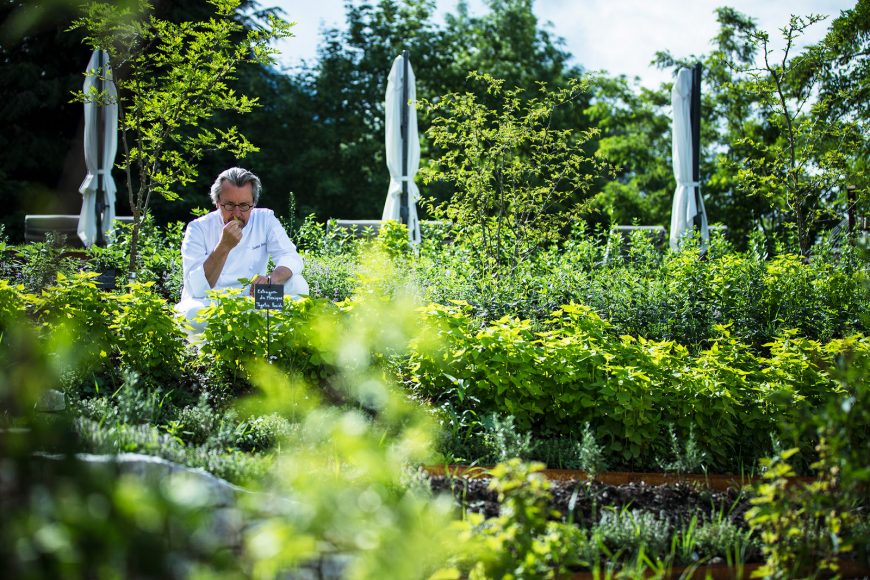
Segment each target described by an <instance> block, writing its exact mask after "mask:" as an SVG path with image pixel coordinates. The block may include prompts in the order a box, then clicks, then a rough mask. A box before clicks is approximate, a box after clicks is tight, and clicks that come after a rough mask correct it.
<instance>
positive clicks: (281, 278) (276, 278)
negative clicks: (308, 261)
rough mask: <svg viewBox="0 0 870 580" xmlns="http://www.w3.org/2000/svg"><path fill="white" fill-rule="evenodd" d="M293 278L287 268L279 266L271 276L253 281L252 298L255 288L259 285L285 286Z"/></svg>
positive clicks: (257, 277) (255, 278)
mask: <svg viewBox="0 0 870 580" xmlns="http://www.w3.org/2000/svg"><path fill="white" fill-rule="evenodd" d="M291 276H293V272H291V271H290V268H287V267H286V266H278V267H277V268H275V269H274V270H273V271H272V273H271V274H270V275H269V276H256V277H254V279H253V280H251V290H250V292H251V296H253V295H254V286H256V285H257V284H284V283H285V282H286V281H287V280H289V279H290V277H291Z"/></svg>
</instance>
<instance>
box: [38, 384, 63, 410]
mask: <svg viewBox="0 0 870 580" xmlns="http://www.w3.org/2000/svg"><path fill="white" fill-rule="evenodd" d="M64 409H66V397H65V396H64V394H63V393H61V392H60V391H56V390H54V389H48V390H47V391H45V392H44V393H43V394H42V396H41V397H40V398H39V400H38V401H37V402H36V410H37V411H41V412H43V413H59V412H60V411H63V410H64Z"/></svg>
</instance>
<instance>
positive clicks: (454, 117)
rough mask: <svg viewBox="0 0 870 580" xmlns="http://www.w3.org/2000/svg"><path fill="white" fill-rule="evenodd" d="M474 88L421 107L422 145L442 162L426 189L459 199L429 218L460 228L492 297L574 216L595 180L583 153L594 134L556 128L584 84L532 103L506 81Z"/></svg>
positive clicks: (480, 77)
mask: <svg viewBox="0 0 870 580" xmlns="http://www.w3.org/2000/svg"><path fill="white" fill-rule="evenodd" d="M469 79H470V80H471V81H473V82H474V83H476V84H477V85H478V87H479V88H477V90H476V91H475V92H474V93H472V92H466V93H464V94H458V93H451V94H448V95H445V96H443V97H442V98H440V99H439V100H438V101H437V102H435V101H430V102H426V103H425V105H424V106H425V107H427V109H428V111H429V112H430V113H431V114H432V115H433V116H434V118H433V121H432V126H431V127H430V128H429V130H428V131H427V135H428V136H429V138H430V139H431V140H432V144H433V145H434V146H435V147H437V148H438V149H439V150H440V157H438V158H437V159H435V160H434V161H433V162H432V164H431V166H430V167H428V168H426V170H424V172H423V175H424V178H423V179H424V182H425V183H431V182H433V181H445V182H447V183H450V184H451V185H452V186H453V187H454V188H455V191H454V193H453V196H452V198H451V199H450V201H449V202H446V203H445V204H443V205H442V206H440V207H439V208H438V209H437V211H436V212H435V215H436V216H442V217H444V218H446V219H447V220H449V221H452V222H454V223H456V224H457V225H458V226H459V227H460V228H461V229H460V231H461V235H462V236H463V237H465V238H467V240H468V243H469V244H470V247H471V248H473V253H472V254H471V255H470V258H471V259H472V264H471V265H472V266H473V267H474V268H475V269H476V271H477V272H479V273H486V275H484V276H481V280H482V281H481V284H482V285H483V286H484V287H485V288H487V290H488V291H494V292H499V291H502V290H503V288H501V286H500V285H499V281H500V280H502V279H505V278H507V279H511V278H514V277H516V275H517V265H518V264H521V263H523V262H525V261H527V260H529V259H530V258H531V256H532V255H533V254H534V252H535V251H536V250H537V249H538V248H539V247H541V246H542V245H544V244H545V243H548V242H550V243H551V242H553V241H555V240H558V239H559V238H560V231H561V229H562V227H563V225H564V224H565V223H569V222H570V221H572V220H573V219H575V218H576V217H577V215H578V210H580V209H581V208H582V207H583V206H582V202H583V201H584V200H585V198H586V197H587V196H588V193H589V188H590V183H591V181H592V179H593V178H594V177H595V172H596V171H597V170H598V167H597V165H596V164H595V162H594V161H593V160H592V159H591V158H589V157H588V156H587V155H586V154H585V152H584V151H583V145H584V144H585V143H586V141H588V140H589V139H590V138H591V137H592V136H593V135H594V134H595V131H594V130H589V131H586V132H581V133H574V132H572V131H571V130H568V129H564V130H559V129H557V128H555V127H554V126H553V125H554V122H553V118H554V116H556V114H557V112H558V110H559V109H560V108H563V107H564V108H569V107H570V106H571V103H572V102H573V101H574V100H576V99H577V95H578V94H579V93H580V92H581V91H582V90H583V89H584V85H583V83H582V82H580V81H576V82H570V83H569V84H568V87H567V88H564V89H553V90H549V89H547V87H546V86H545V85H543V84H541V85H540V86H539V87H538V88H539V90H538V92H537V93H535V95H534V96H533V97H529V98H525V97H523V96H522V93H523V90H522V89H519V88H514V89H505V88H503V85H504V81H503V80H497V79H495V78H493V77H492V76H490V75H487V74H479V73H470V74H469Z"/></svg>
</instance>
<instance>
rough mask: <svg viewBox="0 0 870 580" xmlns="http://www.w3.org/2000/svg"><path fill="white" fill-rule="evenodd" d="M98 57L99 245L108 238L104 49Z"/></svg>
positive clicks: (97, 203)
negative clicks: (105, 228)
mask: <svg viewBox="0 0 870 580" xmlns="http://www.w3.org/2000/svg"><path fill="white" fill-rule="evenodd" d="M98 51H99V52H98V58H99V61H98V62H99V67H98V68H97V71H98V76H97V89H98V94H99V95H100V97H99V98H100V101H99V102H98V103H97V191H96V199H95V200H94V208H95V210H96V213H97V216H96V217H97V237H96V242H95V243H96V244H97V245H98V246H105V245H106V240H105V239H103V210H104V209H106V203H105V195H106V194H105V191H104V189H105V185H104V183H103V146H104V143H103V140H104V139H105V137H106V130H105V127H104V125H105V123H106V119H105V116H106V113H105V111H104V110H103V102H102V98H103V91H104V90H105V88H106V87H105V83H104V81H103V77H104V71H103V68H104V67H105V63H104V61H103V50H102V49H98Z"/></svg>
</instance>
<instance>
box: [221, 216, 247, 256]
mask: <svg viewBox="0 0 870 580" xmlns="http://www.w3.org/2000/svg"><path fill="white" fill-rule="evenodd" d="M240 241H242V223H241V222H240V221H239V220H235V219H231V220H230V221H228V222H227V223H226V224H224V229H223V231H222V232H221V240H220V242H218V245H220V246H223V247H224V248H225V249H226V251H228V252H229V251H230V250H232V249H233V248H235V247H236V246H238V245H239V242H240Z"/></svg>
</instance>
